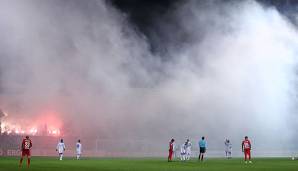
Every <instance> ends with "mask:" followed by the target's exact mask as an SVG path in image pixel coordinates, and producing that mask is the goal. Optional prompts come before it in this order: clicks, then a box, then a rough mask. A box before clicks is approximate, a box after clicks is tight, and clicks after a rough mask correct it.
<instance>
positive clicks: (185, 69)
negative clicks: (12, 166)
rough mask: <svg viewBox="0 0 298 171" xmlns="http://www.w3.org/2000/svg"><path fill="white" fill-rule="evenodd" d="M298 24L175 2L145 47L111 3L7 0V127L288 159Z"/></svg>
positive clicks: (271, 12) (3, 32)
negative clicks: (248, 146) (246, 141)
mask: <svg viewBox="0 0 298 171" xmlns="http://www.w3.org/2000/svg"><path fill="white" fill-rule="evenodd" d="M293 15H294V16H295V14H293ZM294 23H295V22H294V21H292V20H290V19H289V18H288V17H286V16H284V15H283V14H281V13H280V12H279V11H278V10H276V8H275V7H273V6H266V5H264V4H260V3H259V2H256V1H250V0H247V1H207V0H206V1H191V0H190V1H179V2H177V3H176V4H175V5H173V7H172V8H170V9H169V10H168V12H167V13H166V14H164V15H163V16H160V17H157V18H156V19H155V27H154V28H155V29H152V30H151V35H154V34H155V32H157V31H158V33H159V34H155V35H159V36H156V37H155V38H152V37H151V38H150V39H148V35H145V34H143V33H142V32H141V31H140V30H139V29H138V28H137V27H135V25H134V24H133V23H132V22H131V20H129V15H128V14H126V13H125V12H122V11H120V10H119V9H117V8H115V7H114V6H113V4H112V3H111V2H109V1H104V0H98V1H96V0H90V1H80V0H74V1H72V0H62V1H60V0H54V1H38V0H28V1H17V0H4V1H1V2H0V109H1V110H2V111H3V113H4V114H5V116H4V117H3V118H2V128H1V130H2V132H4V131H11V132H13V131H15V132H17V133H23V134H28V133H31V134H36V135H41V132H40V130H43V129H46V131H48V133H50V134H57V135H56V137H57V141H58V138H60V137H66V136H74V137H81V138H82V142H83V143H84V138H85V142H86V141H87V140H88V138H89V139H96V140H97V141H100V140H106V139H108V140H112V141H114V142H118V143H120V142H128V141H129V142H130V143H134V142H141V145H143V146H147V147H148V148H150V150H153V151H156V153H154V154H152V155H156V154H163V153H166V152H167V145H168V141H169V140H170V139H171V138H175V140H176V142H177V143H178V144H180V143H182V142H184V141H185V140H186V139H187V138H189V139H190V140H191V141H192V142H193V144H194V146H197V145H196V144H197V141H198V140H199V139H200V137H201V136H205V137H206V139H207V141H208V148H209V149H210V151H212V150H213V151H216V150H220V149H221V148H222V146H223V142H224V140H225V139H226V138H229V139H230V140H231V141H232V143H233V144H234V149H236V150H237V149H239V150H240V149H241V140H242V139H243V137H244V136H246V135H247V136H249V137H250V138H251V140H252V142H253V148H254V149H258V153H259V155H275V154H281V155H282V154H285V153H287V152H288V151H289V150H291V149H297V148H298V146H297V135H298V134H297V124H298V122H297V119H298V118H297V116H298V115H297V111H298V108H297V107H298V106H297V104H298V103H297V62H298V58H297V57H298V56H297V55H298V34H297V26H296V25H295V24H294ZM160 35H162V36H160ZM153 37H154V36H153ZM152 46H154V47H155V48H154V50H152ZM9 133H10V132H9ZM295 139H296V140H295ZM55 142H56V141H55ZM272 142H274V143H272ZM295 142H296V143H295ZM66 143H67V142H66ZM285 144H287V145H285ZM290 144H293V145H290ZM295 144H296V145H295ZM238 146H239V147H238ZM155 147H156V148H155ZM90 149H92V148H90ZM272 149H274V150H273V151H272ZM120 150H121V149H120ZM143 150H144V149H143ZM144 151H146V150H144ZM269 151H270V152H271V153H272V154H271V153H269ZM211 153H212V152H211ZM239 153H240V152H239ZM214 154H217V153H215V152H214ZM140 155H142V154H140ZM144 156H146V154H145V153H144Z"/></svg>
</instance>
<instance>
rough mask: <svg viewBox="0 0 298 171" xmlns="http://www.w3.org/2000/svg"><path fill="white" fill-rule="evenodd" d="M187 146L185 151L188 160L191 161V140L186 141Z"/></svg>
mask: <svg viewBox="0 0 298 171" xmlns="http://www.w3.org/2000/svg"><path fill="white" fill-rule="evenodd" d="M185 146H186V149H185V152H186V160H189V159H190V156H191V142H190V141H189V139H187V140H186V142H185Z"/></svg>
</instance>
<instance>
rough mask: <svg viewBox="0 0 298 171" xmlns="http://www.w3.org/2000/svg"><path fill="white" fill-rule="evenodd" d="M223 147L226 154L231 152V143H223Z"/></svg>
mask: <svg viewBox="0 0 298 171" xmlns="http://www.w3.org/2000/svg"><path fill="white" fill-rule="evenodd" d="M225 147H226V149H225V151H226V152H230V151H232V143H231V142H227V141H225Z"/></svg>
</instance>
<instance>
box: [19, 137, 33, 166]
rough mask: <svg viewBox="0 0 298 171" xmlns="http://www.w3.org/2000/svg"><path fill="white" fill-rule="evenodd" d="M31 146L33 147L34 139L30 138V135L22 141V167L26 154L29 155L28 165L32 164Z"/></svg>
mask: <svg viewBox="0 0 298 171" xmlns="http://www.w3.org/2000/svg"><path fill="white" fill-rule="evenodd" d="M31 148H32V141H31V140H30V139H29V136H26V138H25V139H23V141H22V145H21V151H22V156H21V159H20V165H19V166H20V167H21V166H22V162H23V158H24V156H27V166H28V167H29V166H30V157H31V151H30V150H31Z"/></svg>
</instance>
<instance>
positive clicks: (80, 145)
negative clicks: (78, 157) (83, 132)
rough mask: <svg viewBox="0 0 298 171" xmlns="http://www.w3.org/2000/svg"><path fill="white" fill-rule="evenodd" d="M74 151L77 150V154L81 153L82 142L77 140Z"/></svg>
mask: <svg viewBox="0 0 298 171" xmlns="http://www.w3.org/2000/svg"><path fill="white" fill-rule="evenodd" d="M76 151H77V154H81V153H82V144H81V143H79V142H77V144H76Z"/></svg>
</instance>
